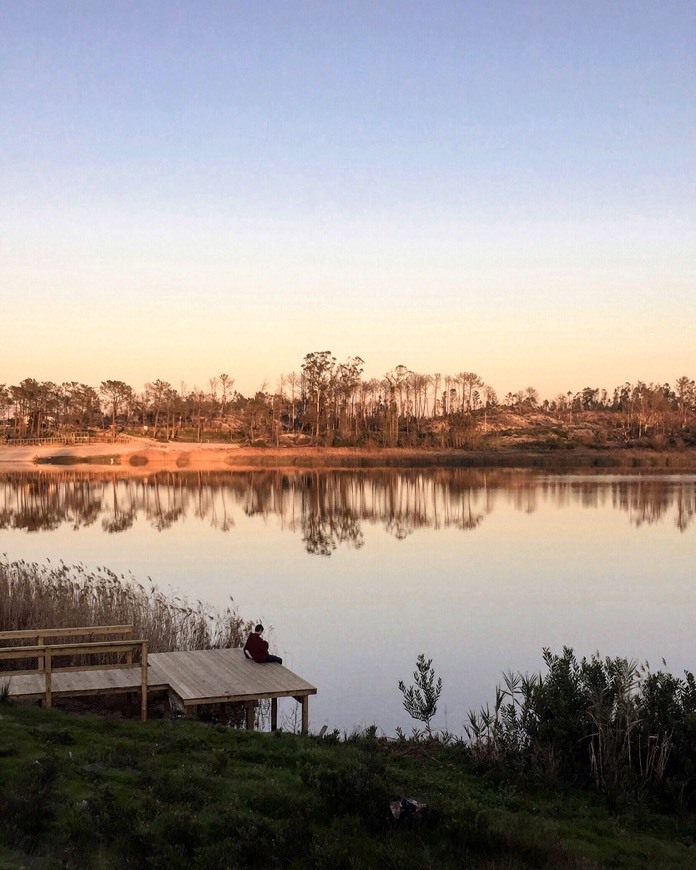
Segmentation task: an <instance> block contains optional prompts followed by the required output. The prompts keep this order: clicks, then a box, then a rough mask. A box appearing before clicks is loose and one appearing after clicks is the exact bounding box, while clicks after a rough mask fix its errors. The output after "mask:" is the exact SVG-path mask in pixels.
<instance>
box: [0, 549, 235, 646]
mask: <svg viewBox="0 0 696 870" xmlns="http://www.w3.org/2000/svg"><path fill="white" fill-rule="evenodd" d="M88 625H133V632H134V636H135V637H142V638H145V639H146V640H147V641H148V642H149V650H150V652H168V651H170V650H191V649H216V648H227V647H238V646H241V645H242V644H243V643H244V639H245V637H246V635H247V634H248V632H249V630H250V629H251V623H250V622H249V621H247V620H245V619H243V618H242V617H241V616H240V615H239V613H238V611H237V609H236V607H234V605H233V604H231V605H230V606H229V607H227V608H226V609H225V610H223V611H217V610H213V609H211V608H210V607H208V606H206V605H204V604H203V603H201V602H200V601H198V602H196V603H195V605H191V604H190V603H189V602H188V601H186V600H185V599H183V598H179V597H173V598H172V597H167V596H166V595H164V594H163V593H162V592H161V591H160V590H159V589H157V587H156V586H155V585H154V584H152V583H151V582H150V588H149V589H146V588H145V587H144V586H143V585H142V584H141V583H138V582H136V580H135V579H134V578H133V577H132V576H131V577H128V578H126V577H124V576H123V575H121V576H120V577H119V576H118V575H116V574H115V573H114V572H113V571H109V570H108V569H107V568H98V569H97V570H96V571H88V570H87V569H86V568H85V567H84V566H82V565H65V564H64V563H62V562H61V563H60V564H59V565H58V566H53V565H51V564H50V563H49V564H46V565H40V564H38V563H36V562H24V561H17V562H10V561H8V560H7V558H0V631H17V630H28V629H31V630H33V629H38V628H71V627H77V626H88Z"/></svg>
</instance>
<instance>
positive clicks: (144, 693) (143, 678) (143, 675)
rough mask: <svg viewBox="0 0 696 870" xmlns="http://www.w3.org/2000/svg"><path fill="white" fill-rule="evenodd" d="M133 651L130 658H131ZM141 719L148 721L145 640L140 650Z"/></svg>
mask: <svg viewBox="0 0 696 870" xmlns="http://www.w3.org/2000/svg"><path fill="white" fill-rule="evenodd" d="M131 657H132V652H131V653H129V655H128V658H129V659H131ZM140 721H141V722H147V641H146V640H144V641H143V642H142V644H141V650H140Z"/></svg>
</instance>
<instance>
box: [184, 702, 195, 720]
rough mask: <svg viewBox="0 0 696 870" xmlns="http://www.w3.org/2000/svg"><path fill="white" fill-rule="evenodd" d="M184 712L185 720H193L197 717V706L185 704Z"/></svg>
mask: <svg viewBox="0 0 696 870" xmlns="http://www.w3.org/2000/svg"><path fill="white" fill-rule="evenodd" d="M184 711H185V712H186V718H187V719H195V718H196V716H198V704H187V705H186V706H185V707H184Z"/></svg>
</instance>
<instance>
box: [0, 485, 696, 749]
mask: <svg viewBox="0 0 696 870" xmlns="http://www.w3.org/2000/svg"><path fill="white" fill-rule="evenodd" d="M0 553H5V554H6V555H7V557H8V558H9V559H10V560H14V559H27V560H32V561H34V560H36V561H41V562H44V561H45V560H46V559H50V560H51V561H52V562H57V561H59V560H60V559H62V560H63V561H64V562H66V563H68V564H72V563H77V562H81V563H83V564H84V565H85V566H87V567H88V568H96V567H97V566H106V567H108V568H110V569H112V570H114V571H116V572H117V573H125V574H127V573H128V572H132V574H133V575H134V576H135V577H136V579H138V580H145V579H146V578H147V577H150V578H152V580H153V581H154V582H155V583H156V584H157V585H158V586H159V587H160V588H162V589H163V591H170V590H172V591H175V592H177V593H183V594H184V595H185V596H187V597H188V598H189V599H190V600H192V601H197V600H201V601H203V602H208V603H210V604H212V605H214V606H216V607H220V608H223V607H225V606H227V605H228V604H229V599H230V597H232V598H233V599H234V602H235V604H236V605H237V606H238V608H239V610H240V611H241V613H242V614H243V615H244V616H246V617H249V618H251V619H254V620H261V621H263V622H264V623H265V624H266V626H272V631H271V637H270V639H271V645H272V647H273V646H275V649H276V651H277V652H278V653H279V654H280V655H282V656H283V658H284V659H285V663H286V664H287V665H288V666H289V667H290V668H291V669H292V670H294V671H296V672H297V673H299V674H301V675H302V676H303V677H305V678H306V679H308V680H309V681H310V682H312V683H314V684H315V685H316V686H317V687H318V690H319V693H318V695H317V696H316V697H315V698H313V699H311V702H310V716H311V728H312V730H318V729H319V728H320V727H321V726H322V725H324V724H326V725H328V727H329V729H333V728H339V729H340V730H345V731H351V730H352V729H353V728H354V727H355V726H364V725H369V724H371V723H373V722H374V723H377V724H378V725H379V726H380V727H381V728H382V729H383V730H384V731H385V732H386V733H388V734H391V733H393V732H394V729H395V728H396V726H398V725H400V726H402V727H404V728H407V729H408V728H410V726H411V721H410V719H409V718H408V716H407V714H406V713H405V711H404V710H403V708H402V706H401V696H400V693H399V691H398V689H397V683H398V681H399V679H404V680H405V681H406V683H407V684H408V683H409V682H411V681H412V678H411V674H412V671H413V668H414V664H415V660H416V657H417V655H418V653H420V652H424V653H425V654H426V656H427V657H429V658H432V659H433V663H434V665H435V668H436V671H437V673H438V674H439V675H441V676H442V679H443V683H444V690H443V694H442V698H441V701H440V709H439V711H438V715H437V719H436V721H435V723H434V724H435V725H436V726H437V727H440V728H445V727H447V728H449V729H450V730H451V731H455V732H458V733H461V732H462V723H463V721H464V719H465V716H466V712H467V710H469V709H471V708H474V707H478V706H480V705H481V704H482V703H485V702H486V701H491V700H492V699H493V697H494V689H495V685H496V683H497V682H498V681H499V680H500V675H501V673H502V672H503V671H504V670H508V669H514V670H521V671H538V670H539V669H540V667H541V665H542V662H541V652H542V648H543V647H546V646H548V647H551V649H552V650H554V651H559V652H560V650H561V648H562V646H563V645H569V646H572V647H573V648H574V649H575V650H576V652H577V653H578V654H580V655H590V654H591V653H592V652H594V651H595V650H599V651H600V653H601V654H602V655H612V656H614V655H623V656H627V657H629V658H638V659H641V660H645V659H646V658H647V660H648V661H649V662H650V665H651V666H652V667H653V669H655V668H657V667H659V666H660V665H661V659H662V658H663V657H664V658H665V659H666V661H667V665H668V667H669V668H670V670H672V671H673V672H675V673H681V671H682V670H683V669H684V668H688V669H694V668H696V651H695V649H694V642H693V637H694V616H695V613H696V583H695V582H694V576H695V572H694V565H696V476H695V475H671V476H626V475H621V476H618V475H616V476H614V475H601V476H599V475H551V474H537V473H534V472H511V471H487V472H484V471H467V470H453V471H445V470H442V469H437V470H429V471H408V472H394V471H384V472H359V473H358V472H335V473H329V472H316V473H290V474H287V473H283V472H279V471H271V472H253V473H235V472H207V473H197V474H194V473H184V472H182V473H179V474H171V473H166V474H153V475H150V476H148V477H143V478H131V479H120V478H119V477H118V476H117V475H108V474H104V475H102V476H85V475H84V474H82V473H76V472H72V471H66V472H51V473H41V472H32V473H4V474H0ZM293 706H294V705H293V703H292V702H291V701H288V702H287V704H286V705H285V706H283V705H282V704H281V710H280V713H281V719H282V718H283V717H285V724H286V727H290V726H291V724H292V723H291V721H290V717H291V714H292V710H293Z"/></svg>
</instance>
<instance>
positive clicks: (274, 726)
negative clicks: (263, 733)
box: [271, 698, 278, 731]
mask: <svg viewBox="0 0 696 870" xmlns="http://www.w3.org/2000/svg"><path fill="white" fill-rule="evenodd" d="M277 730H278V699H277V698H271V731H277Z"/></svg>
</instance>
